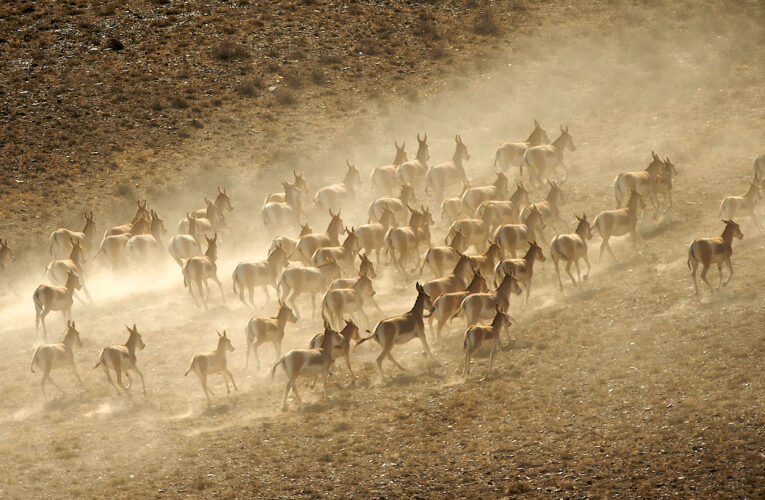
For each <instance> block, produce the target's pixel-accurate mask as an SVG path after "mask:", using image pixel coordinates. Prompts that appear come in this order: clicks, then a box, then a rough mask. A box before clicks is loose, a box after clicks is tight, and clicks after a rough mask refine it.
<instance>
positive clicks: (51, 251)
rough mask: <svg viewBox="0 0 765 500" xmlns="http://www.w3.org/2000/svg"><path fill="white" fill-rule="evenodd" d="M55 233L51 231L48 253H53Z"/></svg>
mask: <svg viewBox="0 0 765 500" xmlns="http://www.w3.org/2000/svg"><path fill="white" fill-rule="evenodd" d="M54 234H55V233H51V235H50V245H49V246H48V253H49V254H51V255H53V238H54Z"/></svg>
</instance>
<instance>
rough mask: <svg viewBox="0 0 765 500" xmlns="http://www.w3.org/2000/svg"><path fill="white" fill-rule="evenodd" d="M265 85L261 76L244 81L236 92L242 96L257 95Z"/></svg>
mask: <svg viewBox="0 0 765 500" xmlns="http://www.w3.org/2000/svg"><path fill="white" fill-rule="evenodd" d="M263 87H264V85H263V81H262V80H260V78H253V79H251V80H248V81H246V82H242V83H240V84H239V86H237V88H236V92H237V94H239V95H240V96H242V97H256V96H257V95H258V91H259V90H262V89H263Z"/></svg>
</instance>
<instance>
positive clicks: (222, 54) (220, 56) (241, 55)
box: [212, 42, 250, 62]
mask: <svg viewBox="0 0 765 500" xmlns="http://www.w3.org/2000/svg"><path fill="white" fill-rule="evenodd" d="M212 55H213V58H214V59H215V60H217V61H221V62H233V61H244V60H246V59H249V58H250V52H249V51H248V50H247V49H246V48H245V47H243V46H241V45H236V44H234V43H232V42H222V43H220V44H218V45H216V46H215V47H213V49H212Z"/></svg>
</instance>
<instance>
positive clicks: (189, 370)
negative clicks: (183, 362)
mask: <svg viewBox="0 0 765 500" xmlns="http://www.w3.org/2000/svg"><path fill="white" fill-rule="evenodd" d="M193 369H194V358H191V363H189V369H188V371H186V373H184V374H183V376H184V377H185V376H186V375H188V374H189V373H191V371H192V370H193Z"/></svg>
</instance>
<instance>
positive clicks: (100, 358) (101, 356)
mask: <svg viewBox="0 0 765 500" xmlns="http://www.w3.org/2000/svg"><path fill="white" fill-rule="evenodd" d="M104 350H105V349H101V354H99V355H98V363H96V366H94V367H93V369H94V370H95V369H96V368H98V367H99V366H101V361H103V359H104Z"/></svg>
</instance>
